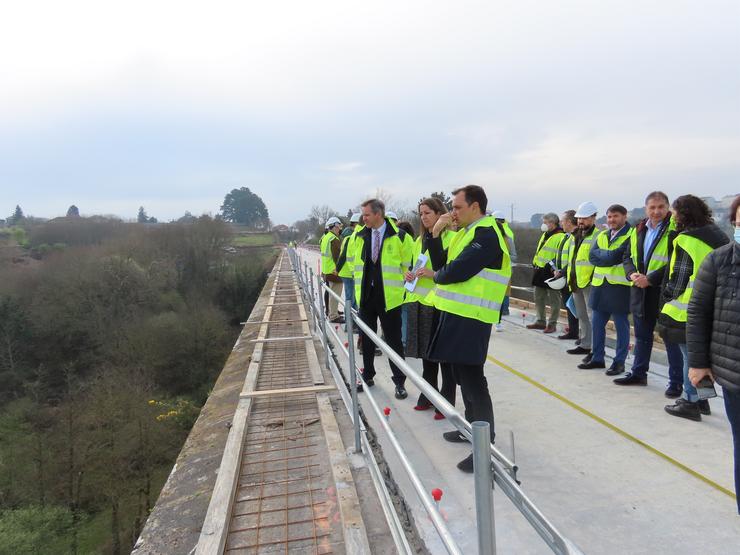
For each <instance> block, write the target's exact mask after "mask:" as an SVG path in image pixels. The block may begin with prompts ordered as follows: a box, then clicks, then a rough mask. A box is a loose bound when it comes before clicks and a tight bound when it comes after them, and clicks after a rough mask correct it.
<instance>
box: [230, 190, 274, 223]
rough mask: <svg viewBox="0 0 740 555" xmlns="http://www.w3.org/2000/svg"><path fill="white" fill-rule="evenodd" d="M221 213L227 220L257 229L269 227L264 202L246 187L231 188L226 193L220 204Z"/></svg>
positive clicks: (268, 217)
mask: <svg viewBox="0 0 740 555" xmlns="http://www.w3.org/2000/svg"><path fill="white" fill-rule="evenodd" d="M221 215H222V217H223V219H224V220H226V221H227V222H232V223H235V224H241V225H246V226H249V227H254V228H257V229H265V228H268V229H269V226H270V216H269V214H268V212H267V207H266V206H265V203H264V202H262V199H261V198H260V197H259V195H256V194H255V193H253V192H252V191H250V190H249V188H248V187H242V188H241V189H232V190H231V192H230V193H229V194H227V195H226V197H225V198H224V203H223V204H222V205H221Z"/></svg>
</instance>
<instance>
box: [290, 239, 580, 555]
mask: <svg viewBox="0 0 740 555" xmlns="http://www.w3.org/2000/svg"><path fill="white" fill-rule="evenodd" d="M288 252H289V254H290V256H291V260H292V262H293V267H294V268H295V269H296V270H297V274H298V278H299V282H300V283H301V290H302V292H303V294H304V298H305V300H306V301H307V304H308V306H309V310H310V313H311V316H310V317H309V320H311V321H312V324H313V325H312V327H313V330H314V332H315V333H316V334H317V335H319V338H320V339H321V343H322V345H323V348H324V353H325V364H326V367H327V369H329V370H330V371H331V372H332V373H333V374H334V375H335V378H338V377H339V376H338V374H340V373H341V369H340V368H339V367H337V365H336V363H335V362H334V358H333V357H332V356H331V348H332V347H331V345H330V343H329V334H331V335H332V336H333V338H334V341H336V343H335V347H337V348H338V349H339V350H341V351H342V352H343V353H344V355H345V356H346V357H347V358H348V360H349V369H350V372H349V375H345V377H346V379H347V381H348V382H349V388H350V393H351V397H350V396H348V395H347V392H346V390H345V391H340V393H342V394H343V395H342V397H343V399H344V402H345V405H347V409H348V410H349V411H350V413H351V416H352V422H353V426H354V436H355V451H356V452H357V453H360V452H362V448H363V446H364V447H365V454H366V456H367V457H368V458H370V459H373V454H372V452H371V451H370V450H369V444H368V443H367V438H366V436H365V435H364V425H363V423H362V421H361V419H360V415H359V410H360V407H359V400H358V396H357V393H358V390H357V386H358V384H359V383H362V381H361V380H362V378H361V373H360V369H359V368H358V367H357V364H356V361H355V352H354V349H355V348H354V337H353V328H354V326H355V325H356V326H358V327H359V329H360V330H361V331H362V332H363V333H364V334H365V336H366V337H368V338H369V339H370V340H371V341H372V342H373V343H374V344H375V345H376V346H377V347H378V348H379V349H380V350H381V351H382V352H383V353H384V354H385V355H386V356H387V357H388V359H389V360H391V361H393V362H394V363H395V364H396V366H397V367H398V368H399V370H400V371H401V372H403V373H404V374H405V375H406V377H407V378H408V379H409V380H410V381H411V382H412V383H413V384H414V385H415V386H416V387H417V388H418V389H419V391H420V392H421V393H422V394H423V395H424V396H425V397H426V398H427V399H428V400H429V401H430V402H431V403H432V404H433V405H434V406H435V408H436V409H437V410H438V411H439V412H441V413H442V414H443V415H444V416H445V417H446V418H447V420H448V421H449V422H450V423H451V424H452V425H453V426H454V427H455V428H456V429H457V430H458V431H459V432H460V433H461V434H462V435H463V436H464V437H466V438H467V439H468V440H469V441H470V442H471V443H472V444H473V461H474V474H475V494H476V522H477V531H478V546H479V552H480V553H481V554H486V555H488V554H493V553H495V551H496V548H495V525H494V520H493V500H492V483H493V482H495V483H496V484H498V486H499V487H500V488H501V490H502V491H503V492H504V493H505V494H506V496H507V497H508V498H509V499H510V500H511V501H512V503H513V504H514V506H515V507H517V509H518V510H519V512H520V513H521V514H522V515H523V516H524V518H525V519H526V520H527V521H528V522H529V523H530V525H531V526H532V527H533V528H534V530H535V531H536V532H537V533H538V534H539V535H540V537H541V538H542V539H543V540H544V542H545V543H546V544H547V546H548V547H549V548H550V549H551V550H552V551H553V553H557V554H558V555H579V554H582V552H581V550H580V549H579V548H578V547H577V546H576V545H575V544H574V543H573V542H572V541H570V540H569V539H568V538H567V537H565V536H564V535H563V534H562V533H561V532H560V531H559V530H558V529H557V528H556V527H555V526H554V525H553V524H552V523H551V522H550V521H549V520H548V519H547V518H546V517H545V516H544V514H543V513H542V512H541V511H540V510H539V509H538V508H537V506H536V505H535V504H534V503H533V502H532V501H531V500H530V499H529V497H527V495H526V494H525V493H524V492H523V491H522V489H521V487H520V486H519V482H518V480H517V477H516V474H517V470H518V467H517V466H516V464H514V462H512V461H511V460H509V458H508V457H506V456H505V455H504V454H503V453H501V452H500V451H499V450H498V448H497V447H495V446H494V445H493V444H491V443H490V430H489V424H488V423H487V422H473V423H472V424H471V423H470V422H468V421H467V420H465V418H464V417H463V416H462V415H461V414H460V413H459V412H458V411H457V410H455V408H454V406H453V405H451V404H450V403H449V402H448V401H447V400H446V399H445V398H444V397H443V396H442V395H441V394H440V393H439V392H438V391H437V390H436V389H435V388H434V387H432V386H431V385H430V384H429V383H428V382H427V381H426V380H425V379H424V378H423V377H421V376H420V375H419V373H418V372H416V371H415V370H414V369H413V368H411V367H410V366H409V365H408V363H407V362H406V361H405V360H404V359H403V358H402V357H401V356H400V355H399V354H398V353H396V352H395V351H394V350H393V349H392V348H391V347H390V346H389V345H388V344H387V343H386V342H385V341H383V340H382V339H381V338H380V337H378V335H377V334H376V333H375V332H373V330H372V329H371V328H370V327H369V326H367V324H365V322H363V321H362V320H361V319H360V318H359V314H358V312H357V311H356V310H355V309H353V308H351V307H349V310H347V308H348V307H347V305H346V304H345V300H344V299H343V298H342V297H340V296H339V295H337V294H336V293H334V291H332V290H331V289H330V288H329V287H327V286H326V285H325V284H324V283H323V282H322V280H321V275H320V274H317V273H314V271H313V268H309V265H308V263H307V262H306V261H305V260H302V259H301V257H300V256H299V255H298V253H297V252H296V251H295V250H294V249H289V251H288ZM324 293H326V294H328V295H330V296H333V297H334V298H335V299H336V300H337V302H338V303H339V304H341V305H342V306H344V308H345V310H344V314H345V320H346V324H347V330H346V331H347V337H348V341H347V343H346V347H345V345H344V344H343V342H342V340H341V338H340V337H339V334H338V333H336V332H335V331H334V329H332V326H327V321H328V320H327V317H326V315H325V312H324V298H323V297H324ZM343 385H344V381H343V380H341V379H337V386H338V387H340V390H341V389H342V386H343ZM363 391H364V395H365V397H366V399H367V400H368V401H369V404H370V407H371V408H372V411H373V412H374V413H375V415H376V416H377V418H378V421H379V422H380V424H381V426H382V428H383V430H384V431H385V433H386V435H387V437H388V439H389V442H390V444H391V446H392V447H393V450H394V451H395V453H396V455H397V456H398V458H399V460H400V462H401V465H402V467H403V469H404V471H405V472H406V474H407V475H408V477H409V480H410V481H411V484H412V486H413V488H414V490H415V491H416V493H417V495H418V496H419V499H420V501H421V502H422V505H423V506H424V509H425V510H426V512H427V513H428V515H429V517H430V520H431V521H432V523H433V525H434V527H435V529H436V531H437V533H438V534H439V537H440V539H441V541H442V543H443V544H444V546H445V548H446V549H447V552H448V553H450V554H459V553H462V552H461V551H460V548H459V546H458V545H457V543H456V542H455V540H454V538H453V536H452V534H451V532H450V530H449V528H448V527H447V523H446V522H445V520H444V518H443V517H442V515H441V514H440V512H439V510H438V509H437V505H436V503H435V502H434V501H433V499H432V497H431V495H430V493H429V492H428V491H427V490H426V488H425V487H424V485H423V484H422V482H421V480H420V479H419V476H418V473H417V472H416V471H415V469H414V467H413V465H412V463H411V461H410V460H409V458H408V456H407V455H406V453H405V451H404V449H403V447H402V446H401V444H400V442H399V441H398V439H397V438H396V436H395V434H394V432H393V429H392V428H391V426H390V424H389V423H388V421H387V419H386V417H385V414H384V413H383V411H382V410H381V409H380V407H379V406H378V404H377V402H376V401H375V398H374V396H373V394H372V393H371V392H370V391H369V388H363ZM348 397H350V398H348ZM361 436H362V439H361ZM363 440H364V441H363ZM484 461H489V462H490V464H485V462H484ZM373 462H374V459H373ZM406 546H408V544H406Z"/></svg>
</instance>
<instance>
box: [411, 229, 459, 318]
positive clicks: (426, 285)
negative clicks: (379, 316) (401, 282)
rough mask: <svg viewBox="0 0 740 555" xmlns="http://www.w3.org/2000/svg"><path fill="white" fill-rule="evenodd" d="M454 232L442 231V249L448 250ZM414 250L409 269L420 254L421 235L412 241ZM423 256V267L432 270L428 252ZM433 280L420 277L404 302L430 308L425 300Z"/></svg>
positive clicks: (428, 302) (429, 302)
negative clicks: (424, 260) (424, 261)
mask: <svg viewBox="0 0 740 555" xmlns="http://www.w3.org/2000/svg"><path fill="white" fill-rule="evenodd" d="M454 234H455V233H454V232H453V231H450V230H449V229H445V230H443V231H442V234H441V235H440V237H441V238H442V248H443V249H445V250H446V249H448V248H449V246H450V240H451V239H452V237H453V236H454ZM413 246H414V250H413V256H412V257H411V267H412V268H413V267H414V266H415V265H416V261H417V260H418V259H419V255H420V254H421V235H420V236H419V237H417V238H416V241H414V245H413ZM424 254H425V255H426V257H427V262H426V264H425V265H424V267H425V268H428V269H430V270H431V269H432V260H431V258H430V257H429V251H428V250H427V251H425V252H424ZM434 287H435V285H434V280H433V279H432V278H428V277H420V278H419V279H418V280H417V281H416V287H414V290H413V291H411V292H408V291H407V292H406V300H405V301H404V302H406V303H414V302H419V303H421V304H424V305H427V306H432V301H431V300H430V299H428V298H427V296H428V295H429V293H431V292H432V289H434Z"/></svg>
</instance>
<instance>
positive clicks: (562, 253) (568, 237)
mask: <svg viewBox="0 0 740 555" xmlns="http://www.w3.org/2000/svg"><path fill="white" fill-rule="evenodd" d="M572 242H573V234H572V233H569V234H565V233H564V234H563V240H562V241H560V245H558V256H557V257H556V258H555V266H556V267H557V268H558V270H564V269H566V268H567V267H568V264H569V263H570V258H569V256H570V245H571V243H572Z"/></svg>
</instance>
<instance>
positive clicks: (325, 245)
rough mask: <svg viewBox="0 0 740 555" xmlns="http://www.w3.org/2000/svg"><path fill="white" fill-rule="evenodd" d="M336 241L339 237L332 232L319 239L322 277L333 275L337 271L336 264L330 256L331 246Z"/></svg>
mask: <svg viewBox="0 0 740 555" xmlns="http://www.w3.org/2000/svg"><path fill="white" fill-rule="evenodd" d="M336 240H339V237H337V236H336V235H335V234H334V232H332V231H329V232H327V233H326V234H325V235H324V236H323V237H322V238H321V243H320V247H321V273H322V274H324V275H328V274H333V273H334V272H336V271H337V264H336V262H334V257H333V256H332V255H331V244H332V242H333V241H336Z"/></svg>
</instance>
